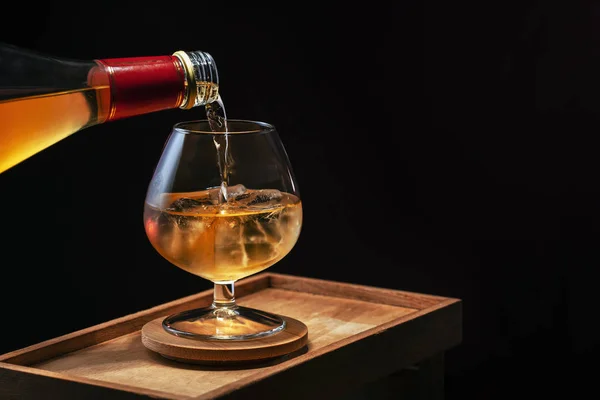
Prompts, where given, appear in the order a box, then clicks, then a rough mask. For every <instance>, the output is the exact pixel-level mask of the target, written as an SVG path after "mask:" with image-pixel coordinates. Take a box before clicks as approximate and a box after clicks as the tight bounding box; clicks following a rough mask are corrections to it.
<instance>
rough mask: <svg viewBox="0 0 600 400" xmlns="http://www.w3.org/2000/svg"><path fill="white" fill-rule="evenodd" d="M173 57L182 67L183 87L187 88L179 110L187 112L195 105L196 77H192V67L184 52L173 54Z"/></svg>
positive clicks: (196, 93)
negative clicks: (183, 75) (184, 83)
mask: <svg viewBox="0 0 600 400" xmlns="http://www.w3.org/2000/svg"><path fill="white" fill-rule="evenodd" d="M173 55H174V56H175V57H177V58H178V59H179V61H181V64H182V65H183V70H184V71H185V82H186V85H185V86H186V88H187V90H186V92H187V95H186V96H185V98H184V99H183V102H182V103H181V105H180V106H179V108H183V109H184V110H189V109H190V108H192V107H194V105H195V104H196V97H197V96H198V86H197V85H196V76H195V75H194V65H193V64H192V60H190V57H189V56H188V55H187V54H186V53H185V51H181V50H179V51H176V52H175V53H173Z"/></svg>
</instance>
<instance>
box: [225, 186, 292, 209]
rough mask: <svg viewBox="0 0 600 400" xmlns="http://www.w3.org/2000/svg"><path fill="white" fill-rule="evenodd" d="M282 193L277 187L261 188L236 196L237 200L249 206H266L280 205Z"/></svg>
mask: <svg viewBox="0 0 600 400" xmlns="http://www.w3.org/2000/svg"><path fill="white" fill-rule="evenodd" d="M282 197H283V196H282V194H281V192H280V191H279V190H277V189H260V190H252V191H247V192H246V193H244V195H242V196H238V197H236V199H235V200H236V201H237V202H239V203H241V204H243V205H245V206H248V207H260V208H262V207H265V206H274V205H279V204H280V202H281V198H282Z"/></svg>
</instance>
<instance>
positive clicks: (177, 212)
mask: <svg viewBox="0 0 600 400" xmlns="http://www.w3.org/2000/svg"><path fill="white" fill-rule="evenodd" d="M144 227H145V230H146V234H147V236H148V239H149V240H150V243H151V244H152V246H153V247H154V248H155V249H156V251H158V253H159V254H160V255H161V256H162V257H164V258H165V259H166V260H168V261H169V262H170V263H172V264H173V265H175V266H177V267H179V268H181V269H183V270H185V271H187V272H189V273H191V274H193V275H196V276H199V277H201V278H204V279H207V280H209V281H211V282H213V283H214V299H213V302H212V304H211V305H210V306H208V307H204V308H198V309H191V310H187V311H184V312H180V313H177V314H173V315H170V316H168V317H166V318H165V319H164V320H163V327H164V329H165V330H166V331H168V332H170V333H172V334H174V335H177V336H181V337H187V338H192V339H200V340H209V339H210V340H213V339H214V340H239V339H250V338H257V337H263V336H267V335H271V334H274V333H276V332H279V331H281V330H282V329H284V328H285V320H284V319H283V318H282V317H281V316H279V315H275V314H272V313H269V312H265V311H262V310H257V309H253V308H248V307H243V306H241V305H238V304H237V303H236V301H235V295H234V285H235V282H236V281H238V280H239V279H242V278H244V277H247V276H249V275H252V274H255V273H257V272H259V271H262V270H264V269H266V268H269V267H271V266H272V265H274V264H275V263H277V262H278V261H279V260H281V259H282V258H283V257H285V256H286V255H287V254H288V253H289V252H290V251H291V250H292V248H293V247H294V245H295V244H296V242H297V240H298V237H299V235H300V230H301V227H302V203H301V200H300V194H299V192H298V185H297V183H296V179H295V176H294V173H293V171H292V167H291V164H290V161H289V159H288V155H287V153H286V150H285V148H284V146H283V143H282V141H281V139H280V137H279V134H278V132H277V130H276V129H275V127H273V126H272V125H270V124H267V123H264V122H257V121H247V120H227V130H226V132H222V131H219V132H215V131H214V129H211V125H210V124H209V121H208V120H198V121H187V122H181V123H177V124H175V125H174V126H173V129H172V131H171V133H170V135H169V137H168V139H167V141H166V143H165V146H164V148H163V151H162V154H161V157H160V160H159V161H158V164H157V166H156V168H155V171H154V174H153V176H152V179H151V181H150V183H149V187H148V191H147V195H146V199H145V204H144Z"/></svg>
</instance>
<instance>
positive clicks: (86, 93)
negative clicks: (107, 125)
mask: <svg viewBox="0 0 600 400" xmlns="http://www.w3.org/2000/svg"><path fill="white" fill-rule="evenodd" d="M109 98H110V87H109V86H108V85H105V86H97V87H90V88H83V89H77V90H69V91H64V92H58V93H50V94H40V95H32V96H27V97H24V98H18V99H13V100H0V121H2V125H1V126H2V132H1V133H0V173H1V172H3V171H5V170H7V169H8V168H10V167H12V166H14V165H16V164H18V163H19V162H21V161H22V160H24V159H26V158H29V157H31V156H32V155H33V154H36V153H38V152H40V151H42V150H44V149H46V148H47V147H49V146H51V145H52V144H54V143H56V142H58V141H60V140H62V139H64V138H66V137H67V136H69V135H71V134H73V133H74V132H77V131H79V130H81V129H83V128H86V127H88V126H91V125H96V124H98V123H102V122H104V121H105V120H106V118H107V116H108V111H109V105H108V99H109ZM103 99H104V100H105V101H104V103H103V101H102V100H103Z"/></svg>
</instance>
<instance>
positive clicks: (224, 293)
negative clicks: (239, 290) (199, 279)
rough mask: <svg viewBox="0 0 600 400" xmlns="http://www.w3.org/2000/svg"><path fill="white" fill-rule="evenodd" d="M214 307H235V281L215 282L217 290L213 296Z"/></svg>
mask: <svg viewBox="0 0 600 400" xmlns="http://www.w3.org/2000/svg"><path fill="white" fill-rule="evenodd" d="M212 307H213V308H223V307H227V308H234V307H236V305H235V291H234V282H233V281H232V282H221V283H216V282H215V290H214V296H213V303H212Z"/></svg>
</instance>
